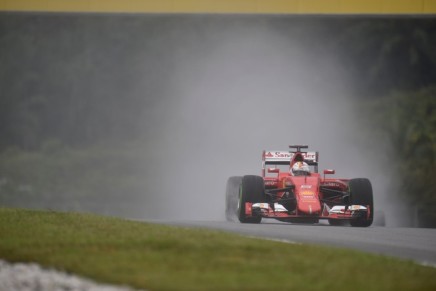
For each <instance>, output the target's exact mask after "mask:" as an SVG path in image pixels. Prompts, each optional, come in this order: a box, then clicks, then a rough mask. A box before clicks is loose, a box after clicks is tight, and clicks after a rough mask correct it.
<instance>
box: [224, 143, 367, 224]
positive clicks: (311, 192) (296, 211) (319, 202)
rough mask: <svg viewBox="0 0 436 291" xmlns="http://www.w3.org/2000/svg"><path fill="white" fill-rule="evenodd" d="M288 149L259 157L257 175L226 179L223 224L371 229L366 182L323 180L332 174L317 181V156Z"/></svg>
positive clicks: (305, 147) (300, 146) (331, 172)
mask: <svg viewBox="0 0 436 291" xmlns="http://www.w3.org/2000/svg"><path fill="white" fill-rule="evenodd" d="M289 147H290V149H291V150H290V151H264V152H263V154H262V176H253V175H247V176H243V177H230V178H229V180H228V182H227V189H226V190H227V191H226V218H227V220H229V221H232V220H236V218H237V219H239V221H240V222H242V223H260V222H261V220H262V218H275V219H277V220H280V221H285V222H292V223H299V222H300V223H318V221H319V220H320V219H327V220H328V221H329V223H330V224H331V225H344V224H346V223H348V222H349V224H350V225H351V226H360V227H367V226H370V225H371V224H372V221H373V216H374V203H373V195H372V186H371V182H370V181H369V180H368V179H366V178H358V179H342V178H326V175H329V174H334V173H335V171H334V170H324V173H323V174H324V175H323V176H321V174H319V173H318V152H307V151H303V149H307V148H308V146H306V145H292V146H289ZM266 166H268V168H267V169H266ZM271 166H272V167H271Z"/></svg>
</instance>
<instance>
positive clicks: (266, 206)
mask: <svg viewBox="0 0 436 291" xmlns="http://www.w3.org/2000/svg"><path fill="white" fill-rule="evenodd" d="M370 211H371V209H370V207H369V205H366V206H365V205H336V206H333V207H331V208H330V207H329V206H328V205H327V204H325V203H324V205H323V210H322V212H321V213H319V214H315V215H307V214H300V213H298V212H297V211H292V212H290V211H288V210H287V209H286V208H285V207H283V205H281V204H279V203H251V202H246V203H245V216H246V217H259V216H261V217H263V218H278V219H286V218H292V219H293V218H295V219H298V218H302V219H307V218H315V219H333V220H334V219H338V220H352V219H356V218H367V219H369V218H370V214H371V213H370Z"/></svg>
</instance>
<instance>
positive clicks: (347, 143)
mask: <svg viewBox="0 0 436 291" xmlns="http://www.w3.org/2000/svg"><path fill="white" fill-rule="evenodd" d="M435 83H436V20H435V19H433V18H414V17H403V18H401V17H397V18H394V17H363V16H362V17H354V18H353V17H349V16H348V17H339V16H336V17H333V16H265V15H252V16H247V15H147V14H145V15H135V14H130V15H123V14H67V13H59V14H51V13H0V205H1V206H8V207H28V208H38V209H54V210H68V211H69V210H73V211H91V212H96V213H102V214H107V215H116V216H121V217H128V218H145V219H171V220H174V219H196V220H222V219H224V197H225V196H224V195H225V186H226V181H227V178H228V177H230V176H235V175H246V174H258V175H259V174H260V171H261V153H262V150H264V149H267V150H268V149H270V150H286V149H287V148H288V145H289V144H308V145H309V146H310V150H314V151H319V152H320V170H323V169H325V168H334V169H336V173H337V175H336V176H337V177H342V178H357V177H367V178H369V179H370V180H371V182H372V184H373V188H374V196H375V207H376V210H382V211H384V212H385V215H386V223H387V225H388V226H435V225H436V215H435V214H434V211H433V210H432V209H433V207H434V206H436V191H435V190H436V184H435V181H434V177H435V176H436V175H435V174H436V171H435V151H436V147H435V138H436V136H435V134H436V130H435V127H436V119H435V114H434V108H435V105H436V103H435V100H436V98H435V94H436V86H435Z"/></svg>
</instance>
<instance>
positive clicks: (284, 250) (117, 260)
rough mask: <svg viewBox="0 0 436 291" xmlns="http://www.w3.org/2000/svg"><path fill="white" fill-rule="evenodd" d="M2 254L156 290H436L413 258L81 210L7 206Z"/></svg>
mask: <svg viewBox="0 0 436 291" xmlns="http://www.w3.org/2000/svg"><path fill="white" fill-rule="evenodd" d="M0 258H3V259H5V260H7V261H10V262H38V263H40V264H41V265H43V266H46V267H54V268H56V269H59V270H64V271H67V272H71V273H75V274H79V275H81V276H86V277H88V278H92V279H94V280H96V281H100V282H106V283H112V284H122V285H129V286H132V287H136V288H143V289H148V290H220V291H222V290H298V289H302V290H436V269H435V268H431V267H424V266H420V265H417V264H415V263H413V262H410V261H402V260H397V259H393V258H387V257H383V256H376V255H370V254H365V253H361V252H357V251H349V250H338V249H331V248H325V247H317V246H310V245H300V244H287V243H281V242H274V241H265V240H261V239H253V238H246V237H242V236H238V235H233V234H228V233H224V232H219V231H209V230H200V229H188V228H181V227H171V226H162V225H156V224H149V223H141V222H132V221H126V220H122V219H117V218H111V217H103V216H97V215H91V214H79V213H62V212H47V211H30V210H20V209H6V208H0Z"/></svg>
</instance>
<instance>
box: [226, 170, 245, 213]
mask: <svg viewBox="0 0 436 291" xmlns="http://www.w3.org/2000/svg"><path fill="white" fill-rule="evenodd" d="M241 183H242V177H240V176H233V177H230V178H229V179H227V185H226V220H227V221H237V220H238V216H237V215H238V202H239V188H240V187H241Z"/></svg>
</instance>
